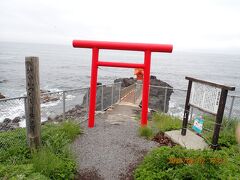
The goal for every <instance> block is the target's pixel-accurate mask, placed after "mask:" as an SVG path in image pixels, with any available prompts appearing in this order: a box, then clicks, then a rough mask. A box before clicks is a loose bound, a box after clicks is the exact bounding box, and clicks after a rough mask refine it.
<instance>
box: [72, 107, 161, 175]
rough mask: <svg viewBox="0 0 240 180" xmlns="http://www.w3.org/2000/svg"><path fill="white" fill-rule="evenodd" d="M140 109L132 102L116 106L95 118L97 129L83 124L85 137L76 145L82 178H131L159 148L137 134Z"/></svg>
mask: <svg viewBox="0 0 240 180" xmlns="http://www.w3.org/2000/svg"><path fill="white" fill-rule="evenodd" d="M137 109H138V107H136V106H133V105H132V104H130V103H125V104H124V103H123V104H119V105H115V106H114V107H113V109H112V110H108V111H107V112H106V113H104V114H98V115H97V116H96V124H95V125H96V126H95V127H94V128H92V129H89V128H87V122H84V123H83V124H82V126H83V129H84V134H83V135H81V136H80V137H79V138H78V139H76V141H75V142H74V144H73V149H74V151H75V154H76V158H77V162H78V164H79V170H78V171H79V174H80V176H79V177H78V178H79V179H81V180H84V179H88V180H90V179H106V180H117V179H132V172H133V170H134V169H135V167H136V165H137V164H139V162H140V161H141V160H142V159H143V156H144V155H145V154H146V153H147V152H148V151H149V150H151V148H153V147H156V146H157V144H156V143H155V142H152V141H147V140H145V139H143V138H140V137H139V136H138V135H137V130H138V127H139V124H138V122H137V121H136V120H135V119H134V117H135V113H134V112H135V110H137Z"/></svg>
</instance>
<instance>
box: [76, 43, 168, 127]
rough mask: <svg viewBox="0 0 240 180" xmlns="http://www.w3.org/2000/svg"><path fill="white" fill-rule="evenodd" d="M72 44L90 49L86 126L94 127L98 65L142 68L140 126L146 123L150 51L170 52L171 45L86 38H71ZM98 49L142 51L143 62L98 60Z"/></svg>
mask: <svg viewBox="0 0 240 180" xmlns="http://www.w3.org/2000/svg"><path fill="white" fill-rule="evenodd" d="M72 44H73V47H75V48H91V49H92V72H91V87H90V103H89V119H88V127H89V128H93V127H94V118H95V107H96V93H97V73H98V66H107V67H121V68H142V69H144V77H143V93H142V120H141V125H142V126H145V125H147V114H148V96H149V81H150V66H151V53H152V52H165V53H171V52H172V49H173V46H172V45H169V44H144V43H126V42H106V41H87V40H73V43H72ZM99 49H110V50H128V51H144V63H143V64H139V63H123V62H106V61H99V60H98V54H99Z"/></svg>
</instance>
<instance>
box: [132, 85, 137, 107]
mask: <svg viewBox="0 0 240 180" xmlns="http://www.w3.org/2000/svg"><path fill="white" fill-rule="evenodd" d="M133 93H134V94H133V103H134V104H135V103H136V93H137V84H136V83H135V84H134V92H133Z"/></svg>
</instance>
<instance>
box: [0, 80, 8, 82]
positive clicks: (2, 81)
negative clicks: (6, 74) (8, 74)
mask: <svg viewBox="0 0 240 180" xmlns="http://www.w3.org/2000/svg"><path fill="white" fill-rule="evenodd" d="M6 82H8V80H6V79H3V80H0V83H6Z"/></svg>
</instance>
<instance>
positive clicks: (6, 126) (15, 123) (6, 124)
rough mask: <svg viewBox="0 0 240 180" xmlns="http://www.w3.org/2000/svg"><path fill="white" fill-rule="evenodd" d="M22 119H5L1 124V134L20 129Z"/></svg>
mask: <svg viewBox="0 0 240 180" xmlns="http://www.w3.org/2000/svg"><path fill="white" fill-rule="evenodd" d="M20 121H21V118H20V117H15V118H14V119H13V120H11V119H10V118H5V119H4V120H3V122H1V123H0V132H3V131H10V130H14V129H16V128H19V122H20Z"/></svg>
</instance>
